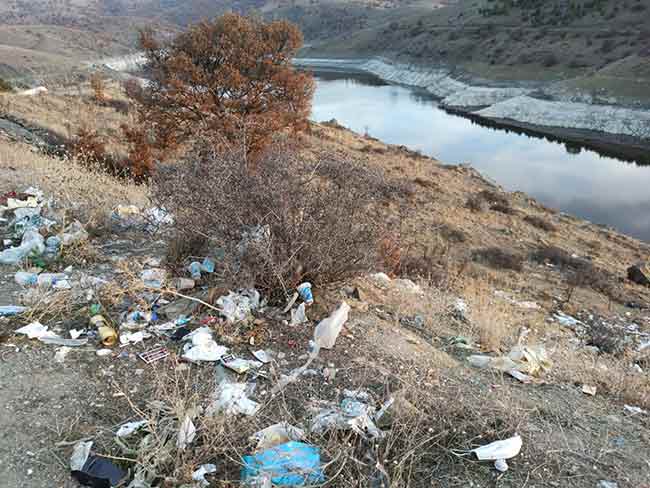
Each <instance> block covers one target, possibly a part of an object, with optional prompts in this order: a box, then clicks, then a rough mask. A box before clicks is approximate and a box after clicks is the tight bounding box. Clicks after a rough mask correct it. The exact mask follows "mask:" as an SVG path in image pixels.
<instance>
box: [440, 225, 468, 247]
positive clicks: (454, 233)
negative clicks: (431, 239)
mask: <svg viewBox="0 0 650 488" xmlns="http://www.w3.org/2000/svg"><path fill="white" fill-rule="evenodd" d="M435 232H437V233H438V234H440V236H441V237H442V238H443V239H445V240H446V241H447V242H450V243H453V244H460V243H462V242H466V241H467V234H465V232H463V231H462V230H460V229H458V228H456V227H454V226H452V225H449V224H446V223H445V224H440V225H437V226H435Z"/></svg>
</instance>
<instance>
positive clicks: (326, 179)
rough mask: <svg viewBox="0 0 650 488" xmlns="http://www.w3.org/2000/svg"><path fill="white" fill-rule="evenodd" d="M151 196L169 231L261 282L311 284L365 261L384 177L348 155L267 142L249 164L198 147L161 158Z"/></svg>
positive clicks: (236, 155)
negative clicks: (179, 156)
mask: <svg viewBox="0 0 650 488" xmlns="http://www.w3.org/2000/svg"><path fill="white" fill-rule="evenodd" d="M159 173H160V174H159V175H156V177H155V180H154V200H155V201H156V202H157V204H158V205H160V206H162V207H164V208H166V209H167V210H169V211H171V212H172V214H173V215H174V218H175V222H176V237H177V238H184V239H190V240H196V239H197V238H203V240H204V242H205V244H206V245H209V246H210V248H211V249H215V248H219V249H221V250H223V251H224V253H225V255H226V256H228V258H227V260H226V261H228V263H225V264H230V265H232V269H233V270H234V271H239V272H240V273H242V276H241V279H242V280H243V279H246V278H247V279H248V280H250V281H252V282H254V284H255V285H256V286H258V287H260V288H262V289H266V290H278V289H286V288H290V287H293V286H295V285H297V284H298V283H299V282H301V281H305V280H309V281H312V282H314V283H317V284H322V283H327V282H332V281H337V280H341V279H344V278H347V277H350V276H352V275H354V274H356V273H358V272H360V271H365V270H369V269H371V268H372V267H374V265H375V263H376V257H377V243H378V239H379V236H380V233H379V228H380V220H379V218H378V216H377V213H376V210H375V207H376V205H375V203H376V202H377V201H379V200H380V197H381V191H382V185H383V178H382V177H381V175H379V174H378V173H373V172H371V171H370V170H369V169H367V168H365V167H362V166H359V165H356V164H355V163H352V162H349V161H337V160H324V159H321V160H319V161H316V162H315V163H307V162H305V161H303V160H302V159H301V158H300V157H299V156H298V155H297V153H296V152H294V151H292V150H290V149H289V148H287V147H283V146H280V145H276V146H274V147H272V148H271V149H270V150H268V151H267V152H266V153H264V155H263V157H262V158H261V159H259V160H256V163H255V167H254V168H253V167H250V165H249V164H248V161H247V158H246V155H245V153H244V152H243V151H238V150H224V151H222V152H219V153H217V152H215V151H213V150H197V151H195V152H194V153H193V154H192V155H191V156H190V157H188V158H187V160H186V161H184V162H183V163H181V164H176V165H167V166H162V167H160V171H159Z"/></svg>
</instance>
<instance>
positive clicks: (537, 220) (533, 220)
mask: <svg viewBox="0 0 650 488" xmlns="http://www.w3.org/2000/svg"><path fill="white" fill-rule="evenodd" d="M524 222H527V223H529V224H530V225H532V226H533V227H537V228H538V229H541V230H544V231H546V232H555V231H556V230H557V227H555V225H553V224H552V223H551V222H549V221H548V220H546V219H544V218H542V217H539V216H537V215H526V216H525V217H524Z"/></svg>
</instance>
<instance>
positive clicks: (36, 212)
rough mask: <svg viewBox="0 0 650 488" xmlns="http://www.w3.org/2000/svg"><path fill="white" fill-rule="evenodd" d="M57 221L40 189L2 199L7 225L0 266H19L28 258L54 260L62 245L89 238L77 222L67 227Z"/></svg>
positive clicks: (1, 219) (0, 216) (1, 217)
mask: <svg viewBox="0 0 650 488" xmlns="http://www.w3.org/2000/svg"><path fill="white" fill-rule="evenodd" d="M54 219H55V217H54V215H53V212H52V211H51V209H50V202H48V201H46V200H45V199H44V197H43V192H41V191H40V190H38V189H37V188H31V187H30V188H27V189H26V190H25V191H24V192H21V193H16V192H10V193H7V194H5V195H2V196H0V225H4V227H3V228H2V229H1V230H0V232H2V234H3V242H2V244H3V246H4V249H3V250H2V251H1V252H0V264H6V265H17V264H20V263H21V261H22V260H24V259H25V258H28V257H29V258H39V257H45V258H50V259H51V258H54V257H56V255H57V254H58V253H59V250H60V248H61V246H68V245H70V244H74V243H75V242H80V241H84V240H86V239H88V233H87V232H86V231H85V230H84V228H83V226H82V225H81V224H80V223H79V222H78V221H74V222H72V223H70V224H68V225H65V226H64V225H62V224H60V223H58V222H56V220H54Z"/></svg>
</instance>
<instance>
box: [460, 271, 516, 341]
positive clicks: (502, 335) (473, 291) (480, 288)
mask: <svg viewBox="0 0 650 488" xmlns="http://www.w3.org/2000/svg"><path fill="white" fill-rule="evenodd" d="M463 296H464V298H465V299H466V301H467V304H468V309H469V314H468V315H469V322H470V330H471V331H472V332H473V335H474V336H475V337H476V338H477V339H478V342H479V343H480V344H481V346H482V347H483V349H485V350H486V351H495V352H496V351H501V350H503V349H504V348H505V347H507V345H508V343H510V342H512V340H513V337H514V336H515V335H516V333H517V331H516V330H515V328H516V326H517V319H518V317H517V316H516V314H515V310H514V307H513V306H512V305H511V304H509V303H507V302H505V301H504V300H503V299H499V298H498V297H496V296H495V295H494V293H493V290H492V287H491V286H490V285H489V284H487V283H484V282H480V281H469V282H467V283H466V285H465V288H464V294H463Z"/></svg>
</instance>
